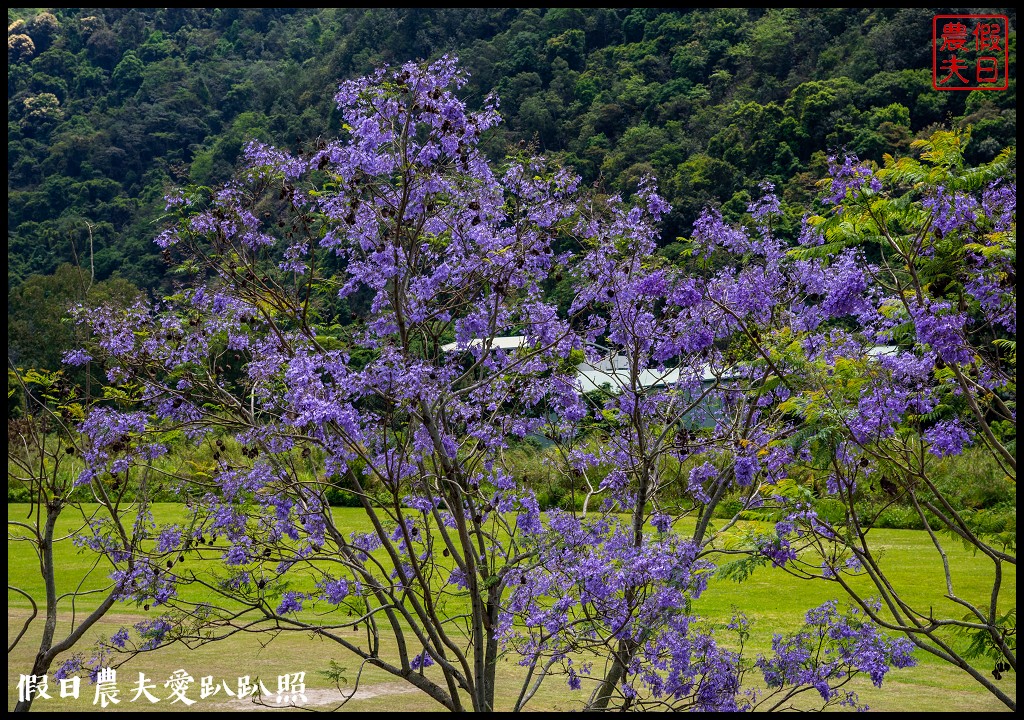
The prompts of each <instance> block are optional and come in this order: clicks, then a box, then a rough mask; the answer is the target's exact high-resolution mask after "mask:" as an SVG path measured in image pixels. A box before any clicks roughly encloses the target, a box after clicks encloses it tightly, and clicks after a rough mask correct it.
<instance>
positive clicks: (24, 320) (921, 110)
mask: <svg viewBox="0 0 1024 720" xmlns="http://www.w3.org/2000/svg"><path fill="white" fill-rule="evenodd" d="M939 12H943V11H942V10H939V9H920V8H914V9H895V8H888V9H862V8H839V9H811V8H801V9H772V10H764V9H751V10H747V9H739V8H725V9H704V10H658V9H653V8H646V9H644V8H637V9H628V8H627V9H586V10H580V9H557V8H556V9H523V8H510V9H500V8H477V9H468V10H467V9H411V8H401V9H398V8H383V9H308V8H306V9H272V10H263V9H259V10H245V9H229V8H223V9H205V8H159V9H131V8H91V9H90V8H72V9H68V8H53V9H45V10H44V9H41V8H35V9H22V10H18V9H15V10H9V11H8V22H9V25H8V81H7V92H8V155H7V162H8V193H9V200H8V293H9V294H8V320H9V330H8V343H9V348H8V353H9V355H10V357H11V358H12V359H13V360H14V361H15V362H16V363H17V364H18V365H20V366H23V367H31V366H49V367H53V366H54V365H55V364H56V362H57V361H58V358H59V355H60V351H61V350H62V349H65V348H67V347H70V346H71V344H72V340H73V337H72V329H71V328H70V327H68V325H67V324H66V323H62V322H61V320H60V318H61V317H62V316H63V314H64V312H65V310H66V308H67V306H68V305H69V304H70V303H71V302H73V301H75V300H81V299H83V298H85V297H86V296H88V297H90V298H91V299H97V298H99V297H122V298H128V297H132V296H133V295H134V294H136V293H138V292H144V293H149V294H150V295H152V296H159V295H160V294H161V293H165V292H167V291H169V290H170V289H171V288H172V287H173V282H174V278H173V277H168V275H167V270H166V266H165V263H164V262H163V260H162V258H161V256H160V252H159V248H157V247H156V246H155V245H154V244H153V242H152V238H153V237H154V236H155V235H156V234H157V232H158V231H159V229H160V227H161V222H162V221H161V217H162V214H163V212H164V210H163V196H164V194H165V192H167V191H168V190H169V189H170V188H171V187H173V186H175V185H181V184H185V183H199V184H214V183H217V182H221V181H223V180H225V179H227V177H228V176H229V175H230V172H231V170H232V168H233V166H234V163H235V161H236V159H237V157H238V154H239V151H240V148H241V147H242V146H243V145H244V143H246V142H247V141H248V140H250V139H253V138H258V139H262V140H265V141H270V142H273V143H275V144H280V145H283V146H297V145H306V146H309V144H312V143H316V142H317V141H318V138H321V137H330V136H336V135H339V134H341V133H343V129H342V128H341V126H340V121H339V117H338V115H337V114H336V113H335V112H334V109H333V108H334V105H333V95H334V91H335V89H336V87H337V83H338V82H339V80H341V79H345V78H351V77H354V76H357V75H362V74H365V73H367V72H368V71H370V70H372V69H373V68H374V67H377V66H379V65H380V64H382V63H399V62H404V61H406V60H411V59H418V58H434V57H437V56H439V55H440V54H443V53H451V54H455V55H457V56H458V57H459V58H460V60H461V64H462V65H463V66H464V67H465V68H467V69H468V70H469V71H470V72H471V73H472V78H471V82H470V84H469V85H468V86H467V87H466V88H465V93H466V97H467V99H468V100H469V102H470V105H471V106H479V105H480V103H481V102H482V101H483V99H484V97H485V96H486V95H487V94H489V93H492V92H494V93H496V94H497V95H498V96H499V98H500V100H501V105H500V109H501V112H502V115H503V117H504V119H505V122H504V124H503V125H501V126H500V127H499V128H498V129H497V130H496V131H494V132H493V133H492V135H491V136H490V138H489V139H488V140H487V148H488V150H489V151H490V152H492V153H493V155H494V156H495V157H499V156H501V155H502V154H503V152H504V150H505V149H506V148H507V147H509V146H510V145H511V146H514V145H516V144H518V143H521V142H522V143H527V144H531V143H534V144H536V146H537V147H538V148H539V149H541V150H543V151H545V152H548V153H550V154H553V155H556V156H559V157H560V158H561V159H562V160H564V162H566V163H568V164H569V165H571V166H573V167H574V168H575V169H576V170H577V171H578V172H579V173H580V174H581V175H582V176H583V178H584V180H585V181H586V182H588V183H598V184H599V186H600V187H602V188H603V189H605V190H607V191H609V192H622V193H630V192H632V191H633V190H634V189H635V187H636V182H637V180H638V179H639V178H640V177H641V176H643V175H645V174H653V175H655V176H656V177H657V178H658V180H659V183H660V186H661V188H662V190H663V192H664V194H665V196H666V198H667V200H668V201H669V202H670V203H671V204H672V206H673V210H672V212H671V213H670V215H669V216H668V219H667V222H666V223H665V224H664V228H663V237H662V244H663V245H668V244H670V243H671V242H673V241H674V240H675V239H676V238H677V237H679V236H686V235H688V234H689V233H690V231H691V228H692V223H693V221H694V220H695V218H696V217H697V214H698V213H699V211H700V209H701V208H702V207H704V206H705V205H707V204H712V203H713V204H718V205H720V206H721V208H722V210H723V214H724V215H725V217H726V218H727V219H734V218H738V217H739V216H740V215H741V214H742V213H743V211H744V208H745V207H746V205H747V203H748V202H749V200H750V198H751V197H752V195H753V194H755V193H756V192H757V186H758V184H759V183H762V182H763V181H766V180H768V181H771V182H773V183H775V185H776V186H777V187H778V188H779V189H780V190H781V192H780V195H781V196H782V198H783V200H784V202H786V203H788V204H789V206H790V208H792V209H791V210H790V211H789V214H788V219H789V221H790V223H791V224H792V225H793V226H795V225H796V223H797V221H798V220H799V217H800V214H801V213H802V212H803V210H802V208H806V206H807V203H808V202H809V201H810V198H811V195H812V191H813V189H814V187H813V180H812V179H811V178H816V177H820V176H821V173H822V171H823V168H824V166H825V164H826V158H827V155H828V154H829V153H830V152H835V151H840V150H845V151H848V152H854V153H856V154H857V155H858V156H859V157H860V158H861V159H870V160H875V161H881V159H882V156H883V154H884V153H891V154H899V153H904V152H906V151H908V149H909V146H910V143H911V141H912V140H913V139H914V138H917V137H926V136H928V135H930V134H931V133H933V132H934V131H935V130H936V129H939V128H962V127H967V126H969V127H970V128H971V129H972V140H971V142H970V145H969V147H968V158H967V159H968V160H969V161H971V162H974V163H976V162H982V161H987V160H990V159H992V158H993V157H994V156H995V155H996V154H997V153H998V152H999V151H1000V150H1001V149H1002V148H1004V147H1006V146H1008V145H1013V144H1014V143H1015V136H1016V84H1015V76H1016V70H1015V57H1016V36H1015V34H1012V33H1011V37H1010V39H1009V47H1010V58H1011V65H1010V70H1009V77H1010V87H1009V89H1008V90H1005V91H1000V92H982V91H976V92H939V91H936V90H934V89H933V88H932V50H931V47H932V46H931V41H932V16H933V15H934V14H936V13H939ZM965 12H966V11H965ZM1003 12H1005V13H1006V14H1008V15H1009V18H1010V27H1011V30H1012V29H1013V28H1014V27H1015V25H1016V17H1015V13H1014V12H1013V11H1010V10H1006V11H1003ZM785 230H786V228H783V231H785ZM66 264H70V265H72V266H77V267H64V266H65V265H66Z"/></svg>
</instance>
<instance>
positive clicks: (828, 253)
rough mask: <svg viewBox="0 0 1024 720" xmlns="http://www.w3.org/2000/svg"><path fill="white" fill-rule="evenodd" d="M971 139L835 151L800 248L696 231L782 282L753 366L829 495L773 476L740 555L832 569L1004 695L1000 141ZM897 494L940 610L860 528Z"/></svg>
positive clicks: (1008, 156) (1006, 268)
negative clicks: (980, 578) (991, 491)
mask: <svg viewBox="0 0 1024 720" xmlns="http://www.w3.org/2000/svg"><path fill="white" fill-rule="evenodd" d="M968 139H969V134H967V133H950V132H938V133H936V134H935V135H933V136H932V137H931V138H930V139H928V140H922V141H916V142H915V143H914V144H913V149H914V151H915V152H916V153H917V154H918V157H913V158H909V157H905V158H901V159H898V160H897V159H895V158H893V157H892V156H886V159H885V165H884V167H883V168H882V169H878V170H877V172H876V171H875V169H873V168H872V166H871V165H870V164H868V163H860V162H858V161H857V159H856V158H851V157H846V158H844V159H842V160H839V159H835V158H833V160H834V162H833V164H832V166H831V170H830V175H831V177H830V178H828V179H827V180H826V181H825V182H824V192H823V194H822V196H821V206H820V207H821V208H822V212H823V214H822V215H815V216H810V217H808V218H806V220H805V222H806V224H805V227H804V233H803V235H802V236H801V246H799V247H796V248H793V249H791V250H789V251H788V252H787V253H785V254H775V252H774V251H772V252H765V250H764V249H763V248H759V247H758V246H757V245H756V244H755V243H754V242H753V241H751V240H749V236H748V231H746V230H744V229H742V228H729V227H727V226H722V225H718V224H717V223H718V219H716V218H711V220H712V221H713V222H714V232H701V233H699V234H698V235H697V236H695V238H694V241H695V243H696V247H697V248H700V249H701V250H702V251H707V252H710V251H711V250H712V249H717V250H718V251H719V252H721V251H723V250H724V251H726V252H731V253H735V252H737V251H741V252H744V253H749V252H751V251H753V257H752V258H750V256H748V255H745V256H744V260H743V262H745V263H746V262H763V263H764V264H765V265H766V267H772V268H773V272H774V273H775V276H776V277H777V278H778V281H777V282H776V283H775V284H774V285H772V286H770V287H771V290H770V292H769V295H768V296H767V297H765V298H764V300H763V302H764V303H765V305H766V306H769V307H772V308H773V309H774V310H773V312H772V315H771V317H765V316H763V315H762V316H760V317H758V316H757V315H756V314H750V315H747V316H746V317H745V318H744V323H745V324H746V332H747V334H748V335H749V337H750V339H751V347H752V350H753V351H754V352H755V353H756V354H755V357H757V358H760V359H759V360H758V361H757V364H758V365H762V366H765V367H769V368H771V377H772V382H777V383H780V384H781V385H782V386H783V387H784V388H785V396H784V397H779V398H778V403H777V405H776V407H777V409H778V410H779V411H780V412H782V413H784V414H789V415H790V416H791V417H792V418H794V419H795V420H797V422H794V423H793V425H792V427H793V430H794V434H793V435H792V436H791V438H790V439H789V441H788V442H790V443H791V444H792V445H793V446H795V447H796V446H800V445H801V444H806V448H807V450H808V454H807V455H806V456H804V457H803V458H802V459H801V458H797V459H796V460H795V461H794V463H793V466H792V468H791V472H792V473H793V475H794V477H803V478H804V479H805V480H806V479H810V480H811V482H812V483H813V484H814V486H815V487H816V488H818V489H819V491H820V498H823V499H824V501H823V502H822V501H815V500H814V498H813V496H812V495H811V494H810V492H809V490H808V489H807V488H806V487H800V486H799V485H794V484H792V483H787V485H786V487H785V488H783V489H784V490H785V492H780V495H781V496H782V497H784V498H786V503H785V504H786V506H787V508H788V510H787V514H786V516H785V518H784V519H783V520H782V521H781V522H779V523H778V524H777V525H776V532H775V533H772V534H769V535H767V536H757V535H755V536H752V537H751V538H750V542H751V543H752V545H753V546H755V547H760V548H762V551H761V557H760V558H755V559H751V560H748V561H743V562H741V563H740V564H739V565H738V566H737V567H736V572H737V573H739V574H740V575H742V574H743V573H746V572H749V570H750V569H751V567H752V566H753V565H757V564H766V563H768V562H769V561H771V562H772V563H773V564H775V565H777V566H784V567H786V569H787V570H789V571H790V572H792V573H794V574H795V575H797V576H799V577H802V578H819V579H823V580H824V581H827V582H831V583H834V584H836V585H838V586H840V587H842V588H843V590H844V591H845V592H846V593H848V594H849V595H850V596H851V597H852V598H853V599H854V600H855V601H856V602H857V604H858V605H859V606H860V607H861V608H862V609H863V611H864V612H865V613H866V614H867V616H868V617H870V618H872V620H874V621H877V622H878V624H879V625H880V626H882V627H885V628H887V629H890V630H898V631H900V632H902V633H904V634H905V635H906V636H907V637H908V638H909V639H910V640H911V641H912V642H913V643H914V644H915V645H916V646H917V647H919V648H921V649H923V650H925V651H926V652H929V653H931V654H933V655H935V656H936V657H939V658H941V659H943V660H944V661H946V662H949V663H951V664H952V665H954V666H956V667H959V668H961V669H962V670H963V671H964V672H966V673H967V674H969V675H970V676H971V677H972V678H973V679H974V680H975V681H977V682H978V683H980V684H981V685H982V686H984V687H985V688H986V689H987V690H988V691H989V692H991V693H992V694H993V695H994V696H996V697H997V698H999V700H1001V701H1002V702H1003V703H1005V704H1006V705H1007V707H1009V708H1011V709H1014V708H1015V707H1016V700H1015V699H1014V698H1013V697H1012V696H1011V695H1010V693H1008V692H1007V691H1006V690H1005V689H1004V688H1003V687H1001V685H1000V683H999V680H1000V678H1001V674H1002V673H1003V672H1006V671H1007V670H1009V669H1011V668H1012V669H1015V668H1016V605H1015V602H1014V598H1013V597H1012V592H1010V593H1008V592H1007V589H1006V585H1005V581H1006V578H1007V577H1008V574H1011V573H1013V572H1014V569H1015V567H1016V509H1015V502H1014V500H1015V497H1016V453H1015V447H1016V309H1015V308H1016V285H1015V266H1016V186H1015V175H1014V164H1013V163H1014V156H1013V153H1012V152H1010V151H1006V152H1004V153H1002V154H1001V155H999V156H998V157H997V158H996V159H995V160H994V161H992V162H990V163H986V164H984V165H981V166H978V167H969V166H968V165H967V164H966V163H965V161H964V152H965V146H966V144H967V141H968ZM754 217H755V218H756V217H757V213H754ZM755 232H763V231H755ZM754 234H755V233H751V234H750V236H754ZM748 258H749V259H748ZM764 287H768V285H767V284H762V288H764ZM770 406H771V404H769V405H768V407H770ZM964 453H969V458H970V462H967V463H964V464H963V467H965V468H970V470H969V473H970V474H978V475H979V476H980V477H988V478H990V482H992V483H994V484H995V486H998V487H1003V488H1005V492H1006V493H1007V494H1008V495H1009V497H1010V498H1011V502H1010V506H1009V507H1004V508H1002V509H1000V508H998V507H994V508H990V509H986V510H982V511H977V510H974V509H972V508H971V507H970V506H967V505H966V504H965V503H964V502H963V498H964V493H965V487H966V486H969V485H970V484H971V483H973V482H974V479H973V478H972V477H971V476H970V475H968V476H966V477H964V476H960V477H958V478H956V479H953V478H948V477H946V476H945V475H946V473H947V472H948V470H946V467H947V465H948V462H949V460H950V459H952V458H956V457H957V456H960V455H961V454H964ZM986 468H991V474H990V475H989V474H986V472H987V471H986ZM812 503H816V504H815V505H814V507H812ZM892 506H900V507H904V508H906V509H907V512H908V513H910V514H911V515H912V516H913V518H914V520H915V524H916V525H917V526H918V527H921V528H923V529H924V530H925V531H926V532H927V533H928V534H929V537H930V538H931V540H932V542H933V544H934V548H935V552H936V554H937V557H938V558H939V560H940V561H941V564H942V567H943V568H944V577H943V581H942V582H943V586H944V588H945V593H944V594H945V597H946V598H947V599H948V600H949V601H950V605H948V606H947V607H945V608H944V609H940V608H937V607H935V606H932V605H929V606H928V607H924V606H922V604H921V601H920V599H919V598H918V597H916V596H915V588H913V587H901V586H899V585H898V584H896V583H895V582H893V580H892V578H891V576H890V575H889V574H888V573H887V572H886V570H885V567H884V564H883V563H882V562H881V556H882V555H883V553H884V550H883V548H880V547H878V546H877V545H876V543H875V542H874V538H873V536H872V531H871V528H872V527H874V526H876V525H877V524H878V519H879V515H880V514H881V513H882V512H884V511H885V510H886V509H887V508H889V507H892ZM815 508H816V509H817V510H820V512H816V511H815ZM950 542H952V543H963V544H964V545H965V546H966V547H968V548H969V549H970V550H971V551H973V552H976V553H978V554H979V556H982V557H984V558H986V559H987V560H988V561H990V562H991V573H992V574H991V585H990V586H989V591H988V597H986V598H985V599H984V602H978V600H977V599H976V598H968V597H966V596H965V593H964V592H963V591H962V589H961V588H962V584H963V578H959V577H957V576H956V574H955V573H954V572H953V571H952V570H951V569H950V564H949V562H948V557H947V550H946V548H947V547H948V545H949V543H950ZM857 575H866V576H867V578H868V579H869V580H870V583H869V588H870V589H869V590H868V591H865V590H864V589H863V587H862V586H859V585H857V581H855V580H853V577H854V576H857ZM986 666H988V667H986Z"/></svg>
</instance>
